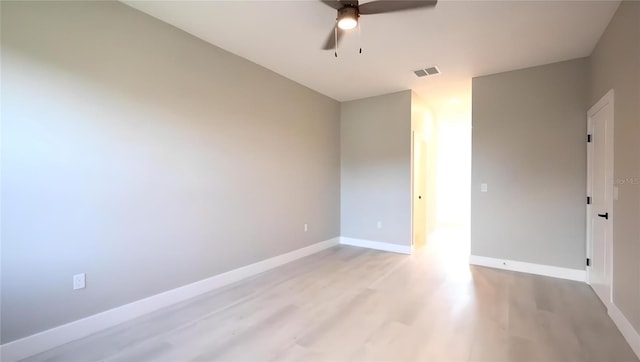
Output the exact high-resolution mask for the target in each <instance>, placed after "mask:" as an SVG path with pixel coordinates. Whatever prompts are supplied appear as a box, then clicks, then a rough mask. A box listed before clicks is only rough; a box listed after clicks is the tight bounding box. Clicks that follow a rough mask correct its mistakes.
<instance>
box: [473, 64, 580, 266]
mask: <svg viewBox="0 0 640 362" xmlns="http://www.w3.org/2000/svg"><path fill="white" fill-rule="evenodd" d="M587 66H588V63H587V59H577V60H571V61H566V62H561V63H555V64H549V65H544V66H540V67H534V68H528V69H523V70H517V71H512V72H506V73H500V74H494V75H488V76H483V77H478V78H474V79H473V111H472V112H473V129H472V137H473V138H472V142H473V145H472V149H473V153H472V155H473V156H472V185H471V187H472V190H471V254H473V255H479V256H486V257H493V258H500V259H509V260H516V261H523V262H529V263H536V264H544V265H552V266H558V267H565V268H571V269H584V268H585V212H586V211H585V210H586V209H585V208H586V206H585V189H586V145H585V134H586V121H585V119H586V110H587V108H588V107H587V97H588V95H587V89H588V83H587V71H588V69H587ZM481 183H487V184H488V192H487V193H482V192H480V184H481Z"/></svg>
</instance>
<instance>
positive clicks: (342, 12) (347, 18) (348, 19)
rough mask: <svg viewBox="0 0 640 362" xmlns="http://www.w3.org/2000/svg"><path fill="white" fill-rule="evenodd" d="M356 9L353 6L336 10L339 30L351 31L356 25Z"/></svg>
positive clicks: (358, 15) (357, 14) (357, 15)
mask: <svg viewBox="0 0 640 362" xmlns="http://www.w3.org/2000/svg"><path fill="white" fill-rule="evenodd" d="M359 17H360V14H359V13H358V8H357V7H355V6H349V5H347V6H344V7H342V8H340V9H339V10H338V26H339V27H340V28H341V29H353V28H355V27H356V26H357V25H358V18H359Z"/></svg>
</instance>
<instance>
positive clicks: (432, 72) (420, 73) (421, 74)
mask: <svg viewBox="0 0 640 362" xmlns="http://www.w3.org/2000/svg"><path fill="white" fill-rule="evenodd" d="M413 72H414V73H415V75H416V76H418V77H426V76H428V75H436V74H440V69H438V67H429V68H426V69H418V70H414V71H413Z"/></svg>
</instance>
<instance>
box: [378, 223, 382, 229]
mask: <svg viewBox="0 0 640 362" xmlns="http://www.w3.org/2000/svg"><path fill="white" fill-rule="evenodd" d="M378 229H382V221H378Z"/></svg>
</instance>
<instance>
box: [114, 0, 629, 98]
mask: <svg viewBox="0 0 640 362" xmlns="http://www.w3.org/2000/svg"><path fill="white" fill-rule="evenodd" d="M124 2H125V3H126V4H128V5H130V6H132V7H134V8H136V9H138V10H141V11H143V12H145V13H147V14H149V15H151V16H154V17H156V18H158V19H161V20H163V21H165V22H167V23H169V24H171V25H174V26H176V27H177V28H180V29H182V30H184V31H186V32H188V33H191V34H193V35H195V36H197V37H199V38H201V39H203V40H205V41H208V42H210V43H212V44H214V45H216V46H218V47H221V48H223V49H226V50H228V51H230V52H232V53H234V54H237V55H239V56H241V57H244V58H247V59H249V60H251V61H253V62H255V63H257V64H260V65H262V66H264V67H266V68H268V69H271V70H273V71H275V72H277V73H279V74H281V75H283V76H285V77H287V78H289V79H292V80H294V81H296V82H298V83H301V84H303V85H305V86H307V87H309V88H312V89H314V90H316V91H318V92H320V93H322V94H325V95H327V96H329V97H331V98H334V99H336V100H339V101H346V100H352V99H358V98H364V97H368V96H374V95H380V94H385V93H391V92H395V91H400V90H404V89H413V90H415V91H416V92H417V93H418V94H419V95H421V97H422V98H423V99H425V100H426V101H427V102H429V103H430V104H431V105H432V107H435V108H436V110H437V108H438V107H442V105H444V104H449V103H450V100H451V99H452V98H458V99H462V100H463V101H465V102H466V100H470V94H471V78H472V77H474V76H479V75H485V74H491V73H496V72H503V71H508V70H514V69H520V68H525V67H530V66H535V65H542V64H547V63H552V62H557V61H562V60H568V59H573V58H579V57H585V56H588V55H590V54H591V52H592V50H593V48H594V46H595V44H596V42H597V41H598V39H599V38H600V35H601V34H602V32H603V31H604V29H605V28H606V26H607V24H608V23H609V21H610V20H611V17H612V16H613V13H614V12H615V10H616V8H617V6H618V4H619V1H617V0H616V1H451V0H440V1H439V2H438V5H437V6H436V7H435V8H431V9H420V10H414V11H407V12H398V13H391V14H380V15H366V16H362V17H361V18H360V20H361V22H360V24H361V38H359V36H358V31H357V30H355V31H352V33H350V34H347V35H346V36H345V39H344V41H343V42H342V43H341V44H340V48H339V50H338V52H339V57H338V58H335V57H334V55H333V51H324V50H321V49H320V48H321V46H322V45H323V43H324V41H325V40H326V37H327V36H328V34H329V32H330V31H331V29H332V27H333V24H334V21H335V10H333V9H331V8H329V7H328V6H326V5H324V4H323V3H321V2H320V1H318V0H307V1H164V0H163V1H153V0H152V1H124ZM364 2H367V1H363V3H364ZM360 44H361V45H362V48H363V54H358V48H359V46H360ZM432 65H437V66H438V67H439V68H440V71H441V72H442V74H440V75H437V76H430V77H423V78H417V77H416V76H415V75H414V74H413V72H412V70H414V69H420V68H425V67H429V66H432Z"/></svg>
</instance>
